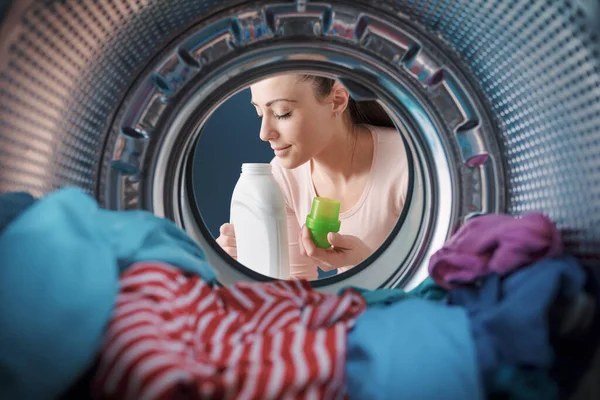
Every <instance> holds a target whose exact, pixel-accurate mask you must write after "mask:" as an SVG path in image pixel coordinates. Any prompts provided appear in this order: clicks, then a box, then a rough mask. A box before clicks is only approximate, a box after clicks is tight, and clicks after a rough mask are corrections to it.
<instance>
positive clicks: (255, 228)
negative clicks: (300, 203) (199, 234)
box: [230, 164, 290, 279]
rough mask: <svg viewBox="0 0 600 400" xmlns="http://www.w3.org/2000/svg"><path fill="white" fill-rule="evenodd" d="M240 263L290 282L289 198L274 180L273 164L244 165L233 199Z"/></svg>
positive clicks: (232, 221) (233, 218)
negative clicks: (286, 199)
mask: <svg viewBox="0 0 600 400" xmlns="http://www.w3.org/2000/svg"><path fill="white" fill-rule="evenodd" d="M230 220H231V223H232V224H233V227H234V230H235V237H236V243H237V260H238V262H240V263H241V264H242V265H244V266H246V267H248V268H250V269H252V270H254V271H256V272H258V273H260V274H263V275H267V276H270V277H272V278H277V279H289V276H290V267H289V263H290V261H289V255H288V254H289V252H288V233H287V219H286V211H285V198H284V197H283V194H282V193H281V189H280V188H279V185H278V184H277V182H276V181H275V178H274V177H273V173H272V171H271V164H242V173H241V175H240V178H239V180H238V181H237V183H236V185H235V189H234V190H233V196H232V198H231V215H230Z"/></svg>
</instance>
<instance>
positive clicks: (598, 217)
mask: <svg viewBox="0 0 600 400" xmlns="http://www.w3.org/2000/svg"><path fill="white" fill-rule="evenodd" d="M4 4H5V7H4V9H3V10H2V18H3V19H2V26H1V30H0V66H1V71H2V75H1V78H0V80H1V82H2V85H1V87H0V191H2V192H4V191H17V190H19V191H20V190H24V191H28V192H30V193H33V194H34V195H37V196H41V195H43V194H45V193H48V192H50V191H53V190H55V189H57V188H59V187H63V186H66V185H76V186H79V187H81V188H83V189H84V190H86V191H87V192H89V193H91V194H92V195H94V196H95V197H96V198H97V199H98V200H99V202H100V203H101V204H102V205H103V206H105V207H109V208H114V209H134V208H146V209H149V210H152V211H153V212H155V213H156V214H159V215H164V216H167V217H169V218H172V219H173V220H175V221H176V222H177V223H178V224H180V225H181V226H182V227H184V228H185V229H186V230H187V231H188V232H190V234H192V235H194V237H196V238H198V240H199V241H200V242H201V243H202V245H203V247H204V248H205V249H206V251H207V253H209V258H211V260H212V262H213V265H215V266H216V267H217V269H218V270H219V272H220V274H221V276H222V277H223V278H222V279H223V280H224V281H225V282H230V281H234V280H237V279H250V280H252V279H259V278H257V277H256V276H254V275H252V274H248V273H245V272H243V271H241V269H240V268H239V265H237V266H236V265H233V264H235V263H234V262H232V261H225V260H224V259H225V257H223V253H221V252H220V250H219V249H218V248H217V246H216V245H215V244H214V242H213V241H212V239H209V235H208V233H207V229H206V228H205V227H203V226H202V223H201V219H200V218H198V216H197V215H196V213H195V211H194V210H191V208H193V207H192V205H193V202H186V201H185V198H186V196H188V197H189V196H191V194H190V193H189V188H188V187H187V184H186V181H189V179H187V180H186V179H185V178H186V174H187V172H189V169H190V163H189V162H187V159H188V158H189V155H190V154H191V152H192V148H193V145H194V144H195V143H196V139H197V137H198V132H199V129H198V127H199V126H201V125H202V123H203V121H204V120H203V118H204V116H206V115H208V114H209V113H210V111H211V110H212V109H214V107H215V106H216V105H217V104H219V102H220V101H221V100H222V99H223V97H224V96H225V97H226V96H228V95H230V94H232V93H234V92H235V91H236V90H237V89H239V87H240V86H241V85H243V84H244V83H246V84H247V83H248V82H250V81H251V80H252V79H254V80H256V79H258V78H259V77H260V76H262V75H264V74H267V73H273V72H277V71H283V70H290V69H306V70H311V71H325V72H327V73H330V74H337V75H339V76H342V75H344V74H346V75H348V76H350V77H352V78H353V80H354V81H355V82H358V83H357V84H356V85H354V86H353V85H352V84H350V83H349V86H348V87H349V88H350V89H351V91H352V93H353V95H355V96H358V97H363V98H369V97H373V96H376V97H378V98H380V99H383V100H385V101H384V103H385V104H386V105H387V107H388V110H392V111H394V112H395V113H396V114H395V115H397V116H398V118H400V119H402V121H403V124H404V125H405V126H406V131H407V133H406V137H405V139H406V143H407V145H408V146H407V148H409V149H410V152H411V155H412V156H411V157H412V158H411V160H412V161H411V168H412V169H411V171H412V172H411V173H412V177H413V178H414V179H413V180H412V182H413V184H412V186H411V187H412V189H413V192H412V197H413V200H414V199H417V200H418V201H417V203H415V204H416V205H411V207H409V210H408V211H406V213H405V215H404V216H403V218H404V219H405V221H404V222H405V224H404V225H409V226H412V227H413V228H414V227H419V228H420V229H413V231H420V232H424V233H422V234H418V233H415V234H414V237H411V240H410V241H409V240H405V239H403V240H402V242H403V243H404V244H399V242H400V241H399V240H394V238H393V237H392V238H390V239H389V240H388V242H389V243H387V245H386V246H387V247H385V246H384V247H385V248H384V249H383V250H381V251H380V252H379V253H378V254H376V256H377V257H375V258H380V259H384V261H381V262H380V264H381V265H382V266H381V268H379V269H377V270H374V269H372V270H371V272H370V273H369V274H368V275H367V274H366V273H365V272H364V271H362V272H361V271H360V270H358V269H357V271H355V275H354V279H355V280H356V281H357V282H359V281H360V282H362V283H365V282H366V284H367V286H373V287H380V286H398V285H404V286H410V285H414V284H415V283H416V282H417V281H419V280H420V279H422V278H423V276H424V275H423V266H424V265H425V264H426V260H427V255H428V254H431V251H433V250H435V248H436V247H439V245H440V244H441V243H442V242H443V240H445V238H447V236H448V234H449V233H450V232H451V230H452V229H453V228H455V227H456V225H457V224H460V223H461V222H464V221H465V220H467V219H468V218H471V217H473V216H476V215H481V214H484V213H489V212H508V213H513V214H521V213H524V212H527V211H533V210H537V211H543V212H545V213H547V214H548V215H549V216H550V217H551V218H552V219H553V220H555V221H556V222H557V223H558V225H559V227H560V228H561V229H562V230H563V232H564V235H565V241H566V244H567V248H568V251H570V252H571V253H573V254H575V255H577V256H578V257H579V258H580V259H581V260H582V261H583V262H585V263H593V262H594V260H596V261H597V260H598V259H599V258H600V129H599V127H600V54H599V49H600V47H599V44H598V36H597V35H598V32H599V28H598V27H599V26H600V18H599V14H598V2H596V1H592V0H590V1H588V2H585V1H575V0H543V1H542V0H536V1H531V0H495V1H486V2H476V1H472V0H453V1H449V0H418V1H414V0H381V1H378V2H373V1H361V0H347V1H331V2H327V1H325V2H318V3H317V2H314V3H313V2H309V1H296V2H293V1H239V0H232V1H229V0H227V1H226V0H214V1H208V0H207V1H197V0H177V1H159V0H136V1H134V0H110V1H109V0H95V1H91V0H90V1H87V0H83V1H82V0H77V1H76V0H60V1H59V0H56V1H51V0H46V1H31V0H19V1H13V2H12V4H7V2H4ZM261 74H262V75H261ZM337 75H336V76H337ZM361 82H362V83H361ZM186 157H187V158H186ZM482 157H483V158H482ZM473 160H480V161H481V160H484V161H482V162H473ZM419 182H422V184H421V183H419ZM200 195H201V191H200ZM419 201H420V203H419ZM401 229H402V228H401V227H397V230H396V233H398V232H399V231H401ZM419 235H420V236H419ZM406 243H408V245H407V244H406ZM402 246H404V247H402ZM386 249H387V250H386ZM399 254H401V255H402V256H401V257H400V256H399ZM374 262H377V260H375V261H374ZM400 264H402V265H400ZM390 265H391V267H389V266H390ZM415 265H416V267H415ZM386 268H388V269H386ZM372 271H375V272H372ZM361 274H363V275H362V276H361ZM369 276H370V277H371V278H369ZM372 277H376V278H372ZM415 277H416V278H415ZM349 279H350V281H352V276H351V277H350V278H349ZM411 279H412V280H411ZM342 283H343V282H342ZM342 283H340V282H338V281H334V280H333V281H330V282H329V283H328V282H325V283H319V284H320V285H322V286H323V287H325V286H328V285H329V286H331V285H333V286H332V287H336V285H340V284H342ZM346 283H347V282H346ZM351 283H356V282H351Z"/></svg>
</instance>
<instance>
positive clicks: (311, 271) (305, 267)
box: [271, 161, 319, 280]
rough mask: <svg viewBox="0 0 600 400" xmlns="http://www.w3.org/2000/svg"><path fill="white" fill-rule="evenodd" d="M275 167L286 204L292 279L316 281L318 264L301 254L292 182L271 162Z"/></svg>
mask: <svg viewBox="0 0 600 400" xmlns="http://www.w3.org/2000/svg"><path fill="white" fill-rule="evenodd" d="M271 165H272V166H273V167H272V168H273V177H274V178H275V181H276V182H277V184H278V185H279V187H280V188H281V191H282V193H283V196H284V198H285V204H286V207H285V209H286V217H287V218H286V219H287V231H288V245H289V248H288V252H289V259H290V277H291V278H296V279H307V280H315V279H318V277H319V273H318V270H317V264H316V263H315V262H313V261H312V259H311V258H309V257H306V256H303V255H302V254H300V247H299V245H298V237H299V236H300V228H301V226H300V224H299V223H298V218H297V215H296V212H295V211H294V209H293V206H292V204H293V203H292V200H291V190H290V187H289V185H290V182H289V180H287V179H285V176H284V173H283V171H282V170H281V167H280V166H279V165H277V164H276V162H275V161H272V162H271Z"/></svg>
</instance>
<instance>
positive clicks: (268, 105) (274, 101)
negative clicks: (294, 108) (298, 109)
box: [250, 99, 298, 107]
mask: <svg viewBox="0 0 600 400" xmlns="http://www.w3.org/2000/svg"><path fill="white" fill-rule="evenodd" d="M278 101H288V102H290V103H297V102H298V101H297V100H290V99H275V100H271V101H269V102H268V103H267V104H265V106H266V107H270V106H271V105H272V104H273V103H277V102H278ZM250 103H252V104H254V105H255V106H257V107H258V105H257V104H256V103H255V102H253V101H252V100H250Z"/></svg>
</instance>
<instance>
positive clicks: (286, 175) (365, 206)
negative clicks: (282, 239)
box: [271, 125, 408, 280]
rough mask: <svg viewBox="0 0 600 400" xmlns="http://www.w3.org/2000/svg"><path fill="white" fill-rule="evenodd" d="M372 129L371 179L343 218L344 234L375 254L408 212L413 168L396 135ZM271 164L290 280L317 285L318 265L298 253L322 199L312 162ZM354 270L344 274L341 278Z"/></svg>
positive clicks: (390, 129)
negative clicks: (283, 209) (281, 200)
mask: <svg viewBox="0 0 600 400" xmlns="http://www.w3.org/2000/svg"><path fill="white" fill-rule="evenodd" d="M367 128H369V130H370V131H371V133H372V134H373V141H374V148H373V164H372V166H371V173H370V176H369V180H368V182H367V184H366V186H365V189H364V191H363V193H362V196H361V197H360V199H359V200H358V202H357V203H356V204H355V205H353V206H352V208H351V209H349V210H347V211H345V212H343V213H341V214H340V221H341V222H342V226H341V228H340V232H339V233H341V234H344V235H354V236H357V237H358V238H360V239H361V240H362V241H363V242H364V243H365V244H366V245H367V246H369V248H371V249H373V251H374V250H376V249H377V248H378V247H379V246H381V244H382V243H383V242H384V241H385V239H387V237H388V235H389V234H390V232H391V231H392V229H393V228H394V226H395V225H396V222H397V221H398V217H399V216H400V212H401V211H402V207H404V202H405V200H406V190H407V187H408V166H407V162H406V152H405V150H404V144H403V142H402V138H401V137H400V134H399V133H398V132H397V131H396V129H394V128H382V127H374V126H370V125H367ZM271 164H272V166H273V175H274V176H275V180H276V181H277V183H278V184H279V186H280V187H281V189H282V191H283V194H284V196H285V201H286V205H287V215H288V219H287V222H288V239H289V245H290V247H289V254H290V274H291V276H292V277H296V278H302V279H308V280H313V279H317V278H318V271H317V264H315V263H314V262H313V261H312V259H310V258H308V257H304V256H302V255H301V254H300V250H299V248H298V235H299V233H300V229H301V228H302V226H303V225H304V223H305V220H306V216H307V215H308V213H309V212H310V209H311V206H312V200H313V198H314V197H315V196H317V194H316V192H315V187H314V185H313V180H312V176H311V169H310V162H307V163H305V164H303V165H301V166H299V167H298V168H295V169H293V170H287V169H284V168H283V167H281V165H280V164H279V162H278V159H277V157H275V158H274V159H273V161H271ZM342 209H344V205H343V204H342ZM352 267H353V266H352V265H350V266H346V267H343V268H339V269H338V272H344V271H346V270H348V269H350V268H352Z"/></svg>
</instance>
